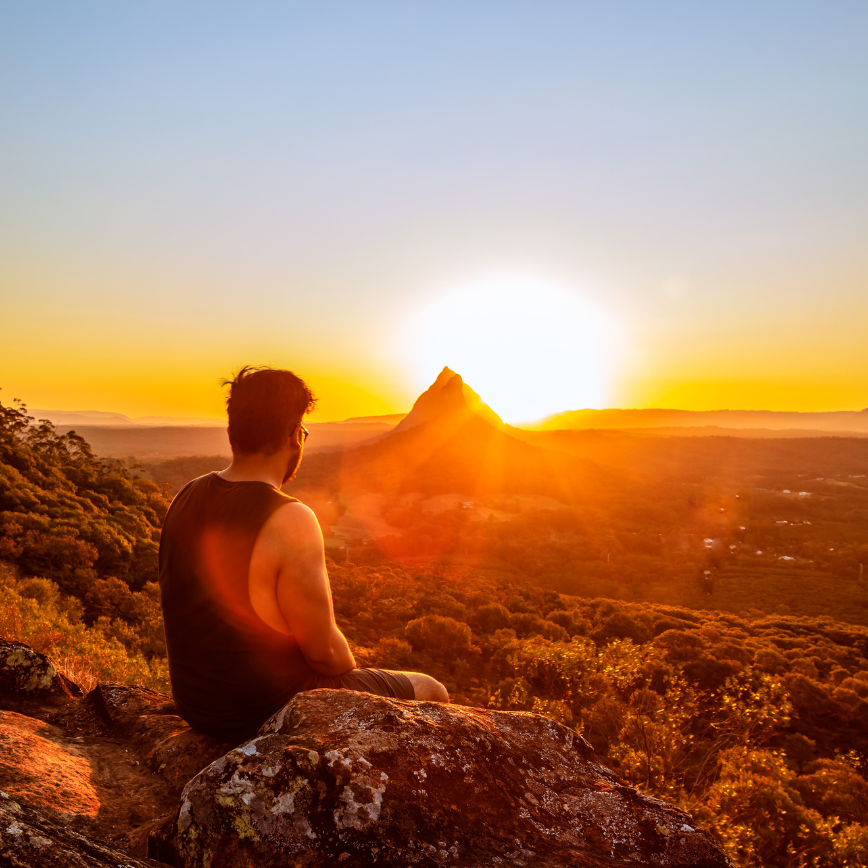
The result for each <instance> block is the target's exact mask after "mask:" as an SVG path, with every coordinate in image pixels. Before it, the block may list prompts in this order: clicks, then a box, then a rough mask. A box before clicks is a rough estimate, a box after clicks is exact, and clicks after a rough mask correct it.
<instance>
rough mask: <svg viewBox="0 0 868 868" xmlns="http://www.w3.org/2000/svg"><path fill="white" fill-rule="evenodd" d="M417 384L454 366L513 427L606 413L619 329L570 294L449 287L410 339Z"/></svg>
mask: <svg viewBox="0 0 868 868" xmlns="http://www.w3.org/2000/svg"><path fill="white" fill-rule="evenodd" d="M403 338H404V342H405V344H406V346H405V348H404V352H405V354H406V357H407V358H408V359H410V360H411V364H412V365H413V371H414V374H415V376H416V378H417V383H418V385H420V386H422V385H427V383H428V382H430V381H431V380H432V379H433V377H434V376H435V375H436V373H437V372H438V371H439V370H440V369H441V368H442V367H443V365H448V366H449V367H450V368H452V369H454V370H456V371H460V372H461V374H462V376H463V377H464V378H465V380H466V381H467V382H468V383H470V384H471V385H472V386H473V388H474V389H476V391H478V392H479V393H480V394H481V395H483V396H484V398H485V400H486V401H487V402H488V403H489V404H490V405H491V406H492V407H493V408H494V410H496V411H497V412H498V413H499V414H500V415H501V416H502V417H503V418H504V419H505V420H506V421H507V422H527V421H532V420H535V419H540V418H542V417H543V416H546V415H549V414H551V413H557V412H559V411H562V410H568V409H577V408H583V407H600V406H603V405H604V403H605V401H606V399H607V397H608V387H609V380H610V376H611V373H612V370H613V367H614V365H615V363H616V361H617V358H618V354H619V348H620V343H621V341H620V330H619V329H618V327H617V324H616V323H615V321H614V320H613V319H611V318H610V317H609V316H607V315H606V314H605V313H604V312H603V311H601V310H599V309H597V308H595V307H593V306H592V305H590V304H588V303H587V302H585V301H584V300H583V299H582V298H581V297H580V296H579V295H578V293H576V292H575V291H573V290H571V288H569V287H565V286H560V285H558V284H556V283H553V282H550V281H547V280H542V279H537V278H533V277H525V276H499V277H491V278H487V279H484V280H477V281H474V282H472V283H468V284H464V285H460V286H458V287H455V288H452V289H451V290H449V291H447V292H446V293H444V294H443V295H441V296H439V297H437V298H435V299H434V300H433V301H431V302H429V303H428V304H427V305H426V306H424V307H423V308H421V309H420V310H418V311H417V312H416V314H415V315H414V316H413V317H412V318H411V320H410V322H409V323H408V326H407V329H406V332H405V334H404V335H403Z"/></svg>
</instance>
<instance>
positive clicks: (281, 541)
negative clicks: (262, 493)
mask: <svg viewBox="0 0 868 868" xmlns="http://www.w3.org/2000/svg"><path fill="white" fill-rule="evenodd" d="M300 543H306V544H307V545H316V546H320V547H321V546H322V531H321V530H320V526H319V521H317V517H316V515H314V512H313V510H312V509H311V508H310V507H309V506H305V505H304V504H303V503H298V502H289V503H285V504H284V505H283V506H281V507H278V509H276V510H275V511H274V512H273V513H272V514H271V516H269V518H268V520H267V521H266V522H265V524H264V525H263V526H262V530H261V531H260V532H259V538H258V540H257V545H262V544H264V545H266V546H268V547H272V546H278V547H283V546H284V545H287V544H291V545H298V544H300Z"/></svg>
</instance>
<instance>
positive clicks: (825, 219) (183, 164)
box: [0, 0, 868, 421]
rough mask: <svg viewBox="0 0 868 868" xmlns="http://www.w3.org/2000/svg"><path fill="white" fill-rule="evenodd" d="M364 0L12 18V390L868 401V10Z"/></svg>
mask: <svg viewBox="0 0 868 868" xmlns="http://www.w3.org/2000/svg"><path fill="white" fill-rule="evenodd" d="M326 5H328V4H326ZM340 8H341V13H340V14H333V12H334V10H332V12H331V13H330V12H329V11H328V9H326V8H324V7H320V6H319V5H315V6H311V7H309V8H301V7H299V8H296V7H293V11H292V13H290V12H289V11H288V9H285V8H283V7H281V6H280V5H275V6H274V7H268V8H267V9H266V8H265V7H263V8H261V9H260V8H258V7H257V10H256V11H255V12H250V11H242V10H241V8H240V7H239V8H238V9H228V8H227V9H220V10H214V11H213V14H212V15H210V16H209V21H208V24H207V26H205V27H203V26H202V19H201V15H200V14H199V12H198V10H197V7H195V6H194V5H193V4H187V3H185V2H181V3H178V4H175V5H174V6H173V9H172V11H171V13H170V12H169V10H168V7H167V8H163V7H154V6H153V5H152V4H146V3H143V2H136V0H133V2H130V3H125V4H122V5H118V6H115V7H111V8H108V7H106V8H103V7H99V9H98V8H97V7H93V8H86V9H81V8H76V9H73V8H72V7H67V6H65V5H63V4H56V6H55V7H54V9H53V13H52V15H50V16H45V15H43V14H41V13H40V11H39V9H37V8H36V7H32V6H28V4H17V5H15V6H12V7H10V8H9V9H7V10H5V11H4V12H3V21H2V25H3V26H2V27H0V57H2V58H3V61H2V63H3V71H4V74H3V75H2V76H0V111H2V113H3V117H4V119H5V121H4V128H5V132H4V141H3V146H2V147H3V159H2V160H0V191H2V195H0V227H2V231H0V325H2V340H0V387H2V389H3V391H2V393H0V400H3V401H4V402H8V401H10V400H11V399H12V398H13V397H20V398H22V399H24V400H25V401H27V402H28V404H29V405H30V406H31V407H38V408H43V409H66V410H73V409H77V410H90V409H97V410H108V411H115V412H121V413H125V414H127V415H130V416H137V415H171V416H219V415H220V414H221V412H222V394H221V390H220V388H219V385H218V382H219V379H220V378H221V377H223V376H226V375H228V374H230V373H231V372H232V371H233V370H235V369H237V368H238V367H240V366H241V365H243V364H246V363H267V364H273V365H278V366H286V367H290V368H292V369H294V370H296V371H297V372H298V373H300V374H301V375H302V376H305V377H306V378H308V379H309V380H310V382H311V384H312V386H313V388H314V390H315V391H316V392H317V393H318V394H319V395H320V398H321V401H320V407H319V410H318V411H317V418H319V419H322V420H325V419H339V418H345V417H347V416H353V415H369V414H380V413H387V412H400V411H404V410H407V409H408V408H409V406H410V404H411V403H412V401H413V399H414V398H415V396H416V395H417V394H418V392H419V391H421V389H423V388H424V387H425V386H426V385H427V383H428V382H430V381H431V380H433V378H434V376H435V375H436V373H437V371H438V370H439V369H440V368H441V367H442V366H444V365H448V366H450V367H452V368H454V369H455V370H457V371H459V372H460V373H462V374H463V375H464V376H465V377H466V379H467V380H468V382H469V383H470V385H471V386H473V388H475V389H476V390H477V391H479V392H480V393H481V394H482V396H483V398H485V399H487V400H489V401H490V403H491V404H492V406H494V408H495V409H496V410H498V412H501V413H502V414H503V415H504V416H505V417H506V418H507V419H508V420H510V421H522V420H525V421H529V419H528V418H527V417H528V415H529V414H531V415H544V414H546V413H554V412H558V411H563V410H569V409H578V408H580V407H581V406H584V405H588V404H589V405H591V406H622V407H636V406H638V407H641V406H664V407H676V408H685V409H720V408H730V409H790V410H834V409H862V408H864V407H866V406H868V340H866V338H865V327H864V324H865V322H868V245H866V244H865V238H866V237H868V162H866V161H865V159H864V154H865V153H866V152H868V123H866V121H865V116H864V113H859V112H854V111H853V106H854V105H864V104H865V100H866V99H868V93H866V92H865V91H866V84H865V83H866V82H868V54H866V53H865V52H864V46H863V44H862V39H861V34H864V32H865V30H866V27H868V7H865V6H864V5H861V4H850V5H849V6H847V7H846V9H845V8H844V7H841V8H839V9H838V10H837V13H836V14H835V15H830V14H827V12H826V10H824V9H823V8H821V7H820V6H819V5H818V6H816V7H810V4H808V5H803V6H800V7H798V8H789V7H788V8H787V9H786V10H785V12H784V11H781V9H778V8H777V7H776V6H775V4H769V5H768V6H763V7H762V8H760V7H757V6H756V4H753V3H749V2H747V0H736V2H734V3H730V4H718V5H717V6H714V5H713V4H711V5H709V4H705V5H703V4H699V5H697V4H679V3H673V4H664V6H663V7H658V6H657V5H656V4H655V5H654V6H653V7H652V5H648V6H647V8H646V7H643V6H642V5H641V4H640V5H639V6H636V5H635V4H630V6H629V15H625V10H624V9H622V8H621V4H619V3H612V4H542V5H540V4H524V5H523V4H507V5H506V6H498V5H497V4H469V5H467V4H457V3H452V2H444V3H442V4H433V5H431V4H429V5H428V6H424V5H423V6H412V8H411V7H406V8H402V9H400V10H397V9H396V8H395V7H394V6H393V4H380V3H378V2H374V3H372V4H366V7H365V9H364V10H362V9H360V8H353V7H352V6H347V5H341V7H340ZM776 10H777V11H776ZM783 18H785V19H786V27H785V28H783V29H782V26H781V24H782V19H783ZM458 21H460V26H456V22H458ZM362 32H363V33H364V34H366V35H365V38H360V37H359V34H360V33H362ZM806 58H809V59H810V62H807V61H806ZM492 275H495V276H497V279H499V280H501V281H507V283H508V282H509V281H511V280H513V279H514V278H520V279H521V280H522V281H524V284H523V286H524V289H522V290H520V292H518V294H515V293H514V294H513V296H512V297H510V299H509V304H503V305H502V304H501V303H500V301H499V300H498V299H497V298H494V300H489V301H488V302H485V304H488V310H489V311H490V312H491V316H490V317H486V316H485V315H484V311H483V312H482V313H481V312H480V310H481V309H480V308H479V305H478V304H477V301H478V299H477V301H474V299H475V298H476V295H475V293H477V290H478V289H479V287H480V286H482V285H485V284H486V281H490V280H491V276H492ZM553 288H555V289H553ZM462 293H464V294H465V295H466V299H467V301H466V304H464V303H463V302H462V301H461V298H462ZM558 293H560V295H558ZM558 299H560V301H559V300H558ZM564 299H567V301H564ZM444 305H445V306H444ZM450 305H451V307H450ZM483 307H484V305H483ZM432 311H434V312H435V313H436V316H435V314H434V313H432ZM468 311H470V313H468ZM583 311H585V313H583ZM501 314H503V315H501ZM438 317H439V318H438ZM604 322H605V323H610V324H611V325H612V329H611V335H612V336H610V337H607V338H606V339H605V340H603V338H602V337H601V336H602V335H603V334H604V333H605V334H606V335H608V334H609V329H608V326H605V327H603V326H600V323H604ZM420 323H421V324H420ZM426 323H428V325H429V326H430V327H429V328H428V331H426V330H425V329H426V325H425V324H426ZM435 323H436V324H437V327H436V329H434V327H433V325H432V324H435ZM492 323H496V326H493V325H492ZM498 405H500V406H498Z"/></svg>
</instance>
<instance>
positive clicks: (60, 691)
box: [0, 639, 82, 708]
mask: <svg viewBox="0 0 868 868" xmlns="http://www.w3.org/2000/svg"><path fill="white" fill-rule="evenodd" d="M81 693H82V691H81V688H80V687H79V686H78V685H77V684H75V683H74V682H72V681H70V680H69V679H68V678H64V677H63V676H62V675H61V674H60V673H59V672H58V671H57V669H55V668H54V664H53V663H52V662H51V660H49V658H48V657H46V656H45V654H40V652H39V651H34V650H33V648H31V647H30V646H29V645H24V644H23V643H22V642H7V641H6V640H5V639H0V702H2V705H3V707H4V708H5V707H9V706H10V705H14V706H16V707H20V706H21V704H22V703H28V702H34V701H40V700H46V699H57V698H67V697H70V696H81Z"/></svg>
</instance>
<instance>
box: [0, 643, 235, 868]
mask: <svg viewBox="0 0 868 868" xmlns="http://www.w3.org/2000/svg"><path fill="white" fill-rule="evenodd" d="M10 659H11V663H10V665H7V666H6V667H4V668H5V672H4V673H3V682H2V684H3V687H4V689H3V691H2V693H0V791H2V792H3V793H4V794H5V795H4V796H3V798H4V799H7V800H9V804H6V805H5V807H2V810H3V811H5V812H7V813H8V812H9V811H12V812H13V813H15V812H16V811H17V808H15V805H19V806H21V810H23V811H25V812H27V811H30V812H31V813H30V814H27V818H28V819H27V822H24V821H23V820H21V818H20V817H18V819H15V820H14V822H13V821H12V820H11V819H10V821H9V822H8V823H6V822H4V820H0V865H28V866H40V868H41V866H49V865H64V866H65V865H103V864H106V865H139V864H142V865H143V864H146V863H145V862H143V861H141V862H140V861H137V860H135V859H132V858H130V856H127V855H124V854H135V855H138V856H144V855H145V852H146V850H147V840H148V835H149V833H150V832H151V830H152V829H153V828H154V827H155V826H156V825H158V824H160V823H161V822H164V820H165V818H166V817H169V816H171V815H172V813H174V812H176V811H177V806H178V799H179V797H180V793H181V790H182V788H183V787H184V785H185V784H186V783H187V781H188V780H189V779H190V778H191V777H193V776H194V775H195V774H196V773H197V772H198V771H200V770H201V769H202V768H204V767H205V766H206V765H208V763H209V762H211V761H212V760H214V759H216V758H217V757H220V756H222V755H223V754H224V753H225V752H226V751H227V750H228V749H229V748H230V747H231V745H227V744H223V743H221V742H218V741H215V740H214V739H212V738H210V737H208V736H206V735H203V734H201V733H197V732H195V731H194V730H192V729H191V728H190V727H189V726H188V725H187V724H186V723H185V722H184V721H183V720H181V718H180V717H178V716H177V714H176V713H175V708H174V705H173V704H172V698H171V696H169V695H168V694H165V693H157V692H155V691H153V690H147V689H145V688H141V687H134V686H130V685H126V684H99V685H97V687H96V688H95V689H94V690H93V691H91V692H90V693H89V694H88V695H87V697H85V698H84V699H83V700H82V699H78V698H76V696H75V695H74V693H73V691H72V690H71V689H70V687H69V685H70V684H71V682H67V681H65V680H64V679H63V677H62V676H60V675H59V674H58V673H57V672H56V669H55V667H54V666H53V665H52V663H51V661H50V660H49V659H48V658H47V657H46V656H45V655H43V654H39V653H38V652H36V651H34V650H33V649H32V648H29V647H28V646H26V645H21V644H20V643H3V644H2V645H0V660H4V661H10ZM73 687H74V685H73ZM78 692H79V693H80V691H78ZM22 712H24V713H22ZM4 819H5V818H4ZM22 830H23V831H22ZM28 830H29V831H28ZM22 836H23V837H22ZM31 838H33V842H35V843H33V842H31V843H28V842H30V839H31ZM45 841H48V842H49V844H50V846H49V845H46V844H45V843H44V842H45ZM16 860H17V861H16ZM94 860H96V861H94ZM113 860H114V861H113ZM147 864H151V863H147ZM153 864H155V863H153Z"/></svg>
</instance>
